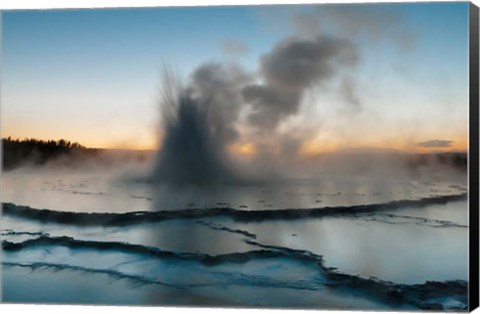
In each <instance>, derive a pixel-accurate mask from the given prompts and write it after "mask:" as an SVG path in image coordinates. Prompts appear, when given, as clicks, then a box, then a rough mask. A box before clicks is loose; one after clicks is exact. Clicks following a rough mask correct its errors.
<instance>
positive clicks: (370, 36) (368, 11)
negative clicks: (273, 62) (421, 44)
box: [292, 4, 416, 49]
mask: <svg viewBox="0 0 480 314" xmlns="http://www.w3.org/2000/svg"><path fill="white" fill-rule="evenodd" d="M292 20H293V24H294V27H295V28H296V31H297V32H298V33H299V34H303V35H306V36H308V35H309V34H317V33H318V32H319V31H322V32H324V33H331V34H335V35H337V36H342V37H345V38H350V39H360V38H361V39H362V40H367V41H369V42H375V41H379V40H385V39H386V40H390V41H392V42H394V43H395V44H396V45H397V46H398V47H399V48H402V49H411V48H412V46H413V45H414V43H415V39H416V36H415V34H414V32H413V31H412V30H410V29H409V27H407V23H406V22H405V18H404V15H403V14H402V12H401V11H400V10H398V7H396V6H395V5H382V6H379V5H378V4H374V5H369V4H359V5H355V4H347V5H342V4H332V5H328V4H327V5H321V6H318V7H317V9H316V10H314V11H313V12H302V13H297V14H295V15H293V18H292Z"/></svg>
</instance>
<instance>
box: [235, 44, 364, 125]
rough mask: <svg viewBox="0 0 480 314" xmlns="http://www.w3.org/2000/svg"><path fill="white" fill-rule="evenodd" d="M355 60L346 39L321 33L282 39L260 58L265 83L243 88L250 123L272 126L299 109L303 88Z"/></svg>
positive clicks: (305, 88) (326, 77) (350, 45)
mask: <svg viewBox="0 0 480 314" xmlns="http://www.w3.org/2000/svg"><path fill="white" fill-rule="evenodd" d="M357 59H358V56H357V53H356V50H355V46H354V45H353V44H352V43H351V42H350V41H347V40H345V39H336V38H331V37H327V36H320V35H319V36H317V37H316V38H313V39H305V38H300V37H291V38H288V39H285V40H284V41H282V42H280V43H279V44H278V45H277V46H276V47H274V49H273V50H272V51H271V52H270V53H269V54H267V55H265V56H263V57H262V59H261V75H262V79H263V81H264V84H261V85H258V84H255V85H250V86H247V87H246V88H245V89H244V90H243V97H244V99H245V101H246V102H247V103H249V104H251V105H252V106H253V113H252V114H251V115H250V117H249V119H250V122H251V123H253V124H254V125H256V126H259V127H262V128H266V129H273V128H274V127H275V126H277V124H278V123H279V122H280V121H281V120H282V119H283V118H284V117H286V116H289V115H292V114H296V113H297V112H298V108H299V106H300V102H301V100H302V95H303V93H304V92H305V90H307V89H308V88H309V87H312V86H313V85H316V84H322V83H323V82H325V81H328V80H330V79H332V78H333V77H335V76H336V74H337V73H338V72H339V69H341V68H342V66H345V65H353V64H355V63H356V61H357Z"/></svg>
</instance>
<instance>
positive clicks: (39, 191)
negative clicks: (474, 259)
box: [1, 172, 468, 309]
mask: <svg viewBox="0 0 480 314" xmlns="http://www.w3.org/2000/svg"><path fill="white" fill-rule="evenodd" d="M1 183H2V202H12V203H15V204H20V205H28V206H31V207H33V208H40V209H41V208H48V209H51V210H57V211H74V212H113V213H125V212H133V211H143V210H153V211H155V210H175V209H202V208H223V207H225V208H226V207H231V208H236V209H239V210H275V209H282V208H292V209H299V208H319V207H327V206H349V205H358V204H372V203H383V202H389V201H394V200H405V199H420V198H425V197H432V196H439V195H455V194H460V193H464V192H465V187H464V186H463V185H458V183H457V184H451V183H449V182H435V183H431V182H416V181H395V180H390V179H385V180H374V181H372V180H367V179H365V178H323V179H322V180H316V181H312V180H295V181H293V180H292V181H288V182H281V183H277V184H256V185H243V186H218V187H210V188H208V189H207V188H205V187H199V186H190V187H183V188H181V189H180V188H178V187H172V186H165V185H157V186H153V185H149V184H146V183H140V182H135V181H132V180H125V179H122V178H119V177H116V176H114V175H111V174H103V175H102V174H101V173H100V174H99V173H82V174H72V173H70V174H69V175H65V174H63V173H53V172H52V173H42V174H39V173H16V172H10V173H7V174H5V175H3V176H2V182H1ZM1 229H2V233H1V235H2V239H3V240H4V241H8V243H13V244H15V243H17V244H18V245H20V246H22V245H24V246H25V247H21V248H19V249H11V250H10V251H7V252H6V253H5V254H4V255H3V260H2V262H3V263H4V269H6V270H7V271H8V272H7V274H8V275H7V276H5V277H4V279H3V288H4V289H3V290H4V295H5V298H6V300H9V301H11V302H14V301H22V302H39V301H40V302H54V303H59V302H60V303H61V302H66V303H103V304H180V305H181V304H184V305H185V304H197V305H198V304H203V305H208V304H210V305H222V304H225V305H231V306H266V307H275V306H278V307H302V308H308V307H312V308H325V309H327V308H363V309H367V308H370V309H381V308H395V309H400V308H402V309H405V304H396V305H395V306H393V305H392V304H390V303H389V302H387V301H385V300H383V299H381V298H380V300H379V299H378V296H376V297H371V295H370V293H371V292H368V289H367V292H368V293H367V292H365V291H363V290H362V291H363V292H362V293H366V295H363V294H358V293H357V292H352V291H350V290H349V289H350V287H349V288H348V289H347V290H346V291H345V290H342V289H338V288H332V286H328V285H327V281H326V277H325V276H324V275H323V274H322V273H321V268H320V267H319V266H318V265H317V262H316V260H314V262H313V263H312V262H311V261H310V262H305V256H307V257H308V258H306V260H308V259H309V258H311V256H317V257H315V258H322V257H323V260H322V261H323V262H324V264H325V266H327V267H333V268H336V271H337V272H340V273H343V274H348V275H352V276H358V277H359V278H366V279H368V278H370V277H376V278H378V279H380V280H385V281H391V282H393V283H395V284H406V285H412V284H421V283H424V282H426V281H442V282H443V281H449V280H463V281H467V280H468V273H467V270H468V207H467V202H466V201H454V202H450V203H447V204H442V205H438V204H437V205H429V206H425V207H421V208H420V207H404V208H398V209H395V210H390V211H382V212H373V213H363V214H362V213H358V214H355V215H346V214H344V215H339V216H330V217H323V218H305V219H297V220H289V219H288V218H285V219H283V220H268V219H267V220H265V221H262V222H248V223H247V222H238V221H234V220H233V219H232V218H231V217H230V218H229V217H222V216H210V217H202V218H193V219H185V218H184V219H173V220H165V221H160V222H143V223H136V224H132V225H128V226H121V227H119V226H101V225H100V226H81V225H80V226H72V225H64V224H58V223H52V222H44V223H40V222H39V221H36V220H35V219H34V218H32V219H28V218H27V219H25V218H18V217H14V216H5V217H2V225H1ZM65 237H68V238H65ZM38 239H40V240H41V241H40V242H38ZM35 241H37V242H35ZM42 241H43V242H42ZM102 243H103V244H102ZM105 243H110V244H108V245H109V247H108V248H107V247H105V246H102V245H104V244H105ZM13 244H12V245H13ZM155 250H157V251H158V250H161V251H162V252H163V251H167V252H172V253H171V254H173V255H174V256H175V258H174V259H173V260H172V259H171V258H164V257H165V256H163V255H162V257H161V258H159V257H158V256H157V255H156V254H157V253H155V252H157V251H155ZM294 250H302V252H304V253H298V252H297V251H295V252H294ZM251 251H264V252H267V253H268V254H274V253H275V252H277V253H278V252H283V253H285V252H287V253H285V254H286V255H285V257H276V256H275V254H276V253H275V254H274V256H270V255H268V254H267V255H266V256H263V255H261V256H260V257H259V256H256V255H252V253H251ZM289 252H290V253H289ZM292 252H293V253H292ZM183 253H188V254H193V255H188V258H187V259H185V260H183V259H180V260H177V259H178V256H183V255H182V254H183ZM283 253H282V254H283ZM168 254H170V253H168ZM168 254H167V255H166V256H168ZM178 254H180V255H178ZM229 254H233V255H231V256H230V255H229ZM220 255H222V256H223V255H228V256H229V257H228V258H227V259H226V260H222V262H221V263H217V264H216V262H215V263H213V264H212V263H210V264H208V263H207V264H205V263H202V262H199V261H200V260H202V259H204V258H206V256H207V257H208V258H212V259H213V260H215V256H220ZM282 256H283V255H282ZM229 258H230V259H232V260H230V259H229ZM39 263H40V264H39ZM35 265H36V266H35ZM30 268H32V269H33V270H34V271H33V272H32V273H30V275H26V274H28V272H29V271H30V270H29V269H30ZM57 271H58V272H61V273H62V275H58V274H57V273H56V272H57ZM16 276H20V277H18V278H17V277H16ZM21 276H26V277H25V278H28V279H31V280H35V281H36V282H37V285H28V284H27V279H25V280H24V279H22V278H23V277H21ZM62 276H65V277H62ZM112 276H113V277H115V278H117V277H118V278H121V279H122V280H121V281H120V282H115V283H108V285H107V283H106V282H105V280H106V281H107V282H108V279H106V278H112ZM78 278H82V279H81V280H77V279H78ZM124 280H127V282H129V283H128V284H126V283H125V282H124ZM44 284H45V285H53V284H55V285H56V287H61V288H58V289H53V288H48V289H45V290H42V289H41V287H39V286H41V285H44ZM107 286H108V288H107ZM92 288H99V289H105V291H103V290H102V291H103V292H102V293H99V294H98V295H96V296H93V295H91V294H90V293H88V292H85V291H87V290H88V289H92ZM22 289H23V290H22ZM362 289H364V288H362ZM62 290H64V291H67V292H68V295H67V294H66V292H65V293H63V294H62ZM107 290H108V291H112V293H110V292H108V293H107V292H106V291H107ZM129 290H133V291H134V292H132V294H128V291H129ZM25 291H28V293H27V292H25ZM113 292H115V293H113ZM79 294H81V297H79V298H77V299H72V298H71V296H72V295H79ZM127 294H128V296H127ZM171 298H173V299H175V300H176V301H171V300H172V299H171ZM445 300H446V299H445ZM449 300H450V299H449ZM452 300H453V301H452ZM452 300H450V301H448V302H453V303H452V304H455V306H454V308H461V304H463V303H462V301H459V300H458V298H457V299H452ZM445 302H447V301H445ZM458 302H460V303H458ZM442 304H443V303H442ZM458 304H460V305H458ZM410 306H411V305H410ZM407 308H408V307H407Z"/></svg>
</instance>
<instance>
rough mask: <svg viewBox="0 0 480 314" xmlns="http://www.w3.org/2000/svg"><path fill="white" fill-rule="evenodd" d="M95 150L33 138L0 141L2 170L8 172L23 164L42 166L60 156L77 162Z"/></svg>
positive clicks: (76, 144) (9, 138)
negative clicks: (71, 158) (0, 144)
mask: <svg viewBox="0 0 480 314" xmlns="http://www.w3.org/2000/svg"><path fill="white" fill-rule="evenodd" d="M96 153H97V150H96V149H92V148H86V147H85V146H82V145H80V144H79V143H73V142H70V141H67V140H64V139H61V140H58V141H54V140H49V141H44V140H38V139H33V138H27V139H23V140H19V139H12V138H11V137H7V138H3V139H2V157H3V163H2V165H3V169H4V170H10V169H14V168H17V167H20V166H22V165H25V164H30V165H43V164H45V163H47V162H48V161H50V160H53V159H57V158H59V157H61V156H68V157H69V158H70V157H73V159H75V160H78V159H82V158H84V157H88V156H91V155H95V154H96Z"/></svg>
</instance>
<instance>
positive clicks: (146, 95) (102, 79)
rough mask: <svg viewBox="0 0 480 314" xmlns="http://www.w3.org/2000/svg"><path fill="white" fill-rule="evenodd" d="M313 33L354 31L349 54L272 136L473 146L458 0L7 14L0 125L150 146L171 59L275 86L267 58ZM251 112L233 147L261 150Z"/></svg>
mask: <svg viewBox="0 0 480 314" xmlns="http://www.w3.org/2000/svg"><path fill="white" fill-rule="evenodd" d="M309 34H313V35H312V36H318V35H319V34H322V35H327V36H330V37H331V38H338V39H342V40H343V39H345V40H348V42H349V43H350V44H351V45H353V47H354V51H355V52H356V58H355V61H352V62H351V64H347V63H348V62H349V61H348V60H347V59H345V60H344V61H345V65H344V64H342V62H343V61H342V60H340V59H339V60H340V61H335V62H337V63H335V64H334V65H333V66H334V67H335V68H333V69H330V68H328V71H329V75H328V76H326V78H325V79H324V78H323V77H322V81H321V82H316V81H315V80H313V81H309V82H308V84H307V85H308V86H306V87H305V88H303V86H302V89H301V90H300V91H299V92H298V93H300V94H301V103H299V108H298V110H297V109H296V110H292V111H290V112H288V114H285V115H284V116H282V119H281V121H279V122H278V124H275V127H274V129H272V128H269V129H268V131H269V132H270V134H274V135H275V136H274V137H276V138H278V139H280V138H282V137H285V135H289V136H290V135H291V134H295V135H296V137H297V138H298V137H299V138H300V140H299V141H300V142H301V143H300V146H301V148H300V150H301V152H302V153H305V154H316V153H321V152H326V151H334V150H339V149H345V148H351V147H372V148H378V149H399V150H408V151H412V150H413V151H443V150H465V149H467V141H468V3H466V2H465V3H462V2H460V3H459V2H457V3H398V4H369V5H348V4H347V5H337V6H332V5H330V6H327V5H291V6H253V7H248V6H244V7H241V6H239V7H191V8H155V9H152V8H135V9H82V10H27V11H3V12H2V48H1V49H2V50H1V51H2V60H1V62H2V64H1V65H2V73H1V75H2V77H1V79H2V81H1V82H2V93H1V129H0V130H1V135H2V137H8V136H11V137H13V138H25V137H34V138H40V139H60V138H65V139H68V140H71V141H75V142H79V143H81V144H83V145H86V146H89V147H97V148H129V149H155V148H156V147H157V146H158V143H159V138H161V136H162V134H161V128H160V127H159V124H161V119H160V115H161V112H162V110H161V109H160V108H159V107H160V105H159V99H160V91H161V84H162V81H161V78H162V73H163V69H164V67H165V66H166V67H168V68H170V69H173V70H174V72H175V73H176V75H178V77H179V78H180V79H181V80H183V81H187V82H188V81H189V77H190V74H191V73H194V72H195V70H196V69H197V68H198V67H201V66H202V65H203V64H211V63H219V64H224V65H228V66H230V65H234V64H235V65H237V66H238V67H240V68H242V71H243V72H246V73H249V75H250V76H252V77H253V79H252V80H254V81H255V82H257V83H259V84H266V85H268V84H270V85H271V84H274V83H272V82H274V81H275V79H274V78H271V77H268V75H266V74H265V73H264V72H265V67H266V66H265V63H266V62H267V61H265V60H270V59H271V58H270V59H269V56H270V57H272V56H274V52H275V51H277V50H278V49H276V47H278V45H279V43H282V42H283V41H284V40H286V39H289V38H300V37H301V38H303V37H305V38H307V37H308V36H310V35H309ZM308 38H310V37H308ZM312 38H313V37H312ZM315 38H316V37H315ZM332 62H333V61H332ZM262 66H263V67H262ZM337 67H338V69H337ZM262 71H263V72H262ZM330 72H332V73H330ZM330 74H331V75H330ZM269 80H270V83H269ZM317 83H318V84H317ZM276 86H277V87H278V84H277V85H276ZM254 100H255V99H254ZM257 100H258V99H257ZM274 105H275V104H274ZM245 108H248V104H247V105H246V106H245ZM262 108H263V107H262ZM272 108H273V107H272ZM272 112H273V111H272ZM244 114H245V115H246V114H248V109H246V113H244ZM240 116H241V114H240ZM248 121H249V120H248V119H241V118H239V119H237V120H235V121H234V122H235V123H236V129H237V131H238V133H239V137H237V138H236V139H235V143H233V144H231V147H233V149H234V150H235V151H236V152H237V153H240V154H250V153H252V152H254V151H255V147H256V146H258V143H257V139H258V138H259V137H258V136H256V135H255V128H258V125H256V126H252V125H250V124H249V123H248Z"/></svg>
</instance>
